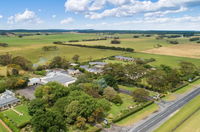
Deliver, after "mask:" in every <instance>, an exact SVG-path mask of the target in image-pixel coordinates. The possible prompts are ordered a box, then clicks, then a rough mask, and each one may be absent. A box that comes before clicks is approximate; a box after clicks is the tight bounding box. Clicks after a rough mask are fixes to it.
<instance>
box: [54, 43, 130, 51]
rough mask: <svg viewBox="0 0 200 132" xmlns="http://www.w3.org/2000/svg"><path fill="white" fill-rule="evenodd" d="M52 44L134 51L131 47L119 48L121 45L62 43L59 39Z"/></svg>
mask: <svg viewBox="0 0 200 132" xmlns="http://www.w3.org/2000/svg"><path fill="white" fill-rule="evenodd" d="M53 44H58V45H68V46H76V47H85V48H96V49H108V50H118V51H126V52H134V49H132V48H121V47H114V46H112V47H110V46H101V45H95V46H88V45H81V44H64V43H62V42H60V41H58V42H53Z"/></svg>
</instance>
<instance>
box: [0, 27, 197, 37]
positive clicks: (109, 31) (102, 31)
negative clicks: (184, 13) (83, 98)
mask: <svg viewBox="0 0 200 132" xmlns="http://www.w3.org/2000/svg"><path fill="white" fill-rule="evenodd" d="M2 32H78V33H110V34H115V33H122V34H123V33H128V34H182V35H184V36H194V34H200V31H162V30H159V31H157V30H149V31H140V30H93V29H86V30H62V29H48V30H24V29H19V30H0V33H2Z"/></svg>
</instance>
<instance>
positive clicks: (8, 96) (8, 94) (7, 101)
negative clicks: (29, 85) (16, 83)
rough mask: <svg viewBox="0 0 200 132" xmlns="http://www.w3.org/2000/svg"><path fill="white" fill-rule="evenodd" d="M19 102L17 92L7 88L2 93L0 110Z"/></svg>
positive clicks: (0, 95)
mask: <svg viewBox="0 0 200 132" xmlns="http://www.w3.org/2000/svg"><path fill="white" fill-rule="evenodd" d="M19 102H20V100H19V99H17V98H16V97H15V93H13V92H12V91H10V90H6V91H5V92H4V93H2V94H0V110H5V109H8V108H10V107H11V106H14V105H16V104H18V103H19Z"/></svg>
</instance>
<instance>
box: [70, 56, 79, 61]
mask: <svg viewBox="0 0 200 132" xmlns="http://www.w3.org/2000/svg"><path fill="white" fill-rule="evenodd" d="M79 57H80V56H79V55H74V56H73V57H72V60H73V61H75V62H78V60H79Z"/></svg>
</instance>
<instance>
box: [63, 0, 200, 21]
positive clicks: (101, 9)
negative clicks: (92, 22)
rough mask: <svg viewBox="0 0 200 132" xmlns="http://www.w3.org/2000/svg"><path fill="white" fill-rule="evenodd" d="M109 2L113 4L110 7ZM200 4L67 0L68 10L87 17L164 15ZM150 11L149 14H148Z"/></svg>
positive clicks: (196, 0) (186, 1)
mask: <svg viewBox="0 0 200 132" xmlns="http://www.w3.org/2000/svg"><path fill="white" fill-rule="evenodd" d="M108 4H112V5H113V6H111V7H108ZM198 5H200V0H158V1H157V2H152V1H150V0H144V1H140V0H67V1H66V3H65V9H66V11H72V12H76V13H77V12H83V13H84V14H85V16H86V17H87V18H91V19H100V18H104V17H110V16H113V17H123V16H133V15H135V14H137V13H144V14H146V15H147V16H151V15H160V16H164V15H166V14H169V13H179V12H182V11H186V9H187V8H189V7H191V6H198ZM148 13H149V14H148Z"/></svg>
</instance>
